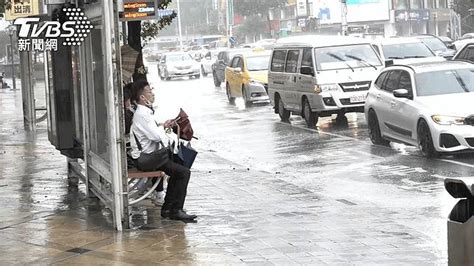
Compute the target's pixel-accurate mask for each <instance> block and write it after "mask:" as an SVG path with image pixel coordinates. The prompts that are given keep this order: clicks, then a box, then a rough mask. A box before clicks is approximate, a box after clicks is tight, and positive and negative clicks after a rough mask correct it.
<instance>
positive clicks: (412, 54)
mask: <svg viewBox="0 0 474 266" xmlns="http://www.w3.org/2000/svg"><path fill="white" fill-rule="evenodd" d="M382 50H383V54H384V55H385V58H387V59H403V58H418V57H420V58H421V57H431V56H435V54H434V53H433V52H432V51H431V50H430V49H429V48H428V47H427V46H426V45H424V44H423V43H421V42H413V43H395V44H384V45H382Z"/></svg>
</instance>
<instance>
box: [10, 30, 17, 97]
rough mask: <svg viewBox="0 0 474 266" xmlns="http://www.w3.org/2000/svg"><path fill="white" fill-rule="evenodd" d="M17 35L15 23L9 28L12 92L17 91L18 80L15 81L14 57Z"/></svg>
mask: <svg viewBox="0 0 474 266" xmlns="http://www.w3.org/2000/svg"><path fill="white" fill-rule="evenodd" d="M14 33H15V26H13V22H12V24H10V26H8V35H9V36H10V55H11V63H12V83H13V88H12V90H16V80H15V61H14V60H15V59H14V56H13V51H14V49H13V34H14Z"/></svg>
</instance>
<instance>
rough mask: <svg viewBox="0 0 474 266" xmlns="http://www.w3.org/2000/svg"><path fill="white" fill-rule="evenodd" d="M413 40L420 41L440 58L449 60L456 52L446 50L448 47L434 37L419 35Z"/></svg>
mask: <svg viewBox="0 0 474 266" xmlns="http://www.w3.org/2000/svg"><path fill="white" fill-rule="evenodd" d="M415 38H417V39H419V40H420V41H422V42H423V43H424V44H425V45H426V46H428V47H429V48H430V49H431V50H432V51H433V52H435V54H436V55H437V56H442V57H444V58H446V59H451V58H452V57H453V56H454V54H455V53H456V50H454V49H450V48H448V46H447V45H446V44H445V43H444V42H443V41H442V40H441V39H440V38H438V37H436V36H434V35H428V34H427V35H419V36H415Z"/></svg>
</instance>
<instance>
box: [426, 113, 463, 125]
mask: <svg viewBox="0 0 474 266" xmlns="http://www.w3.org/2000/svg"><path fill="white" fill-rule="evenodd" d="M431 119H433V121H434V122H435V123H436V124H439V125H464V117H459V116H447V115H433V116H431Z"/></svg>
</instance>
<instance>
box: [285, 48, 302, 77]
mask: <svg viewBox="0 0 474 266" xmlns="http://www.w3.org/2000/svg"><path fill="white" fill-rule="evenodd" d="M299 57H300V50H290V51H288V56H287V57H286V67H285V72H288V73H296V69H298V59H299Z"/></svg>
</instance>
